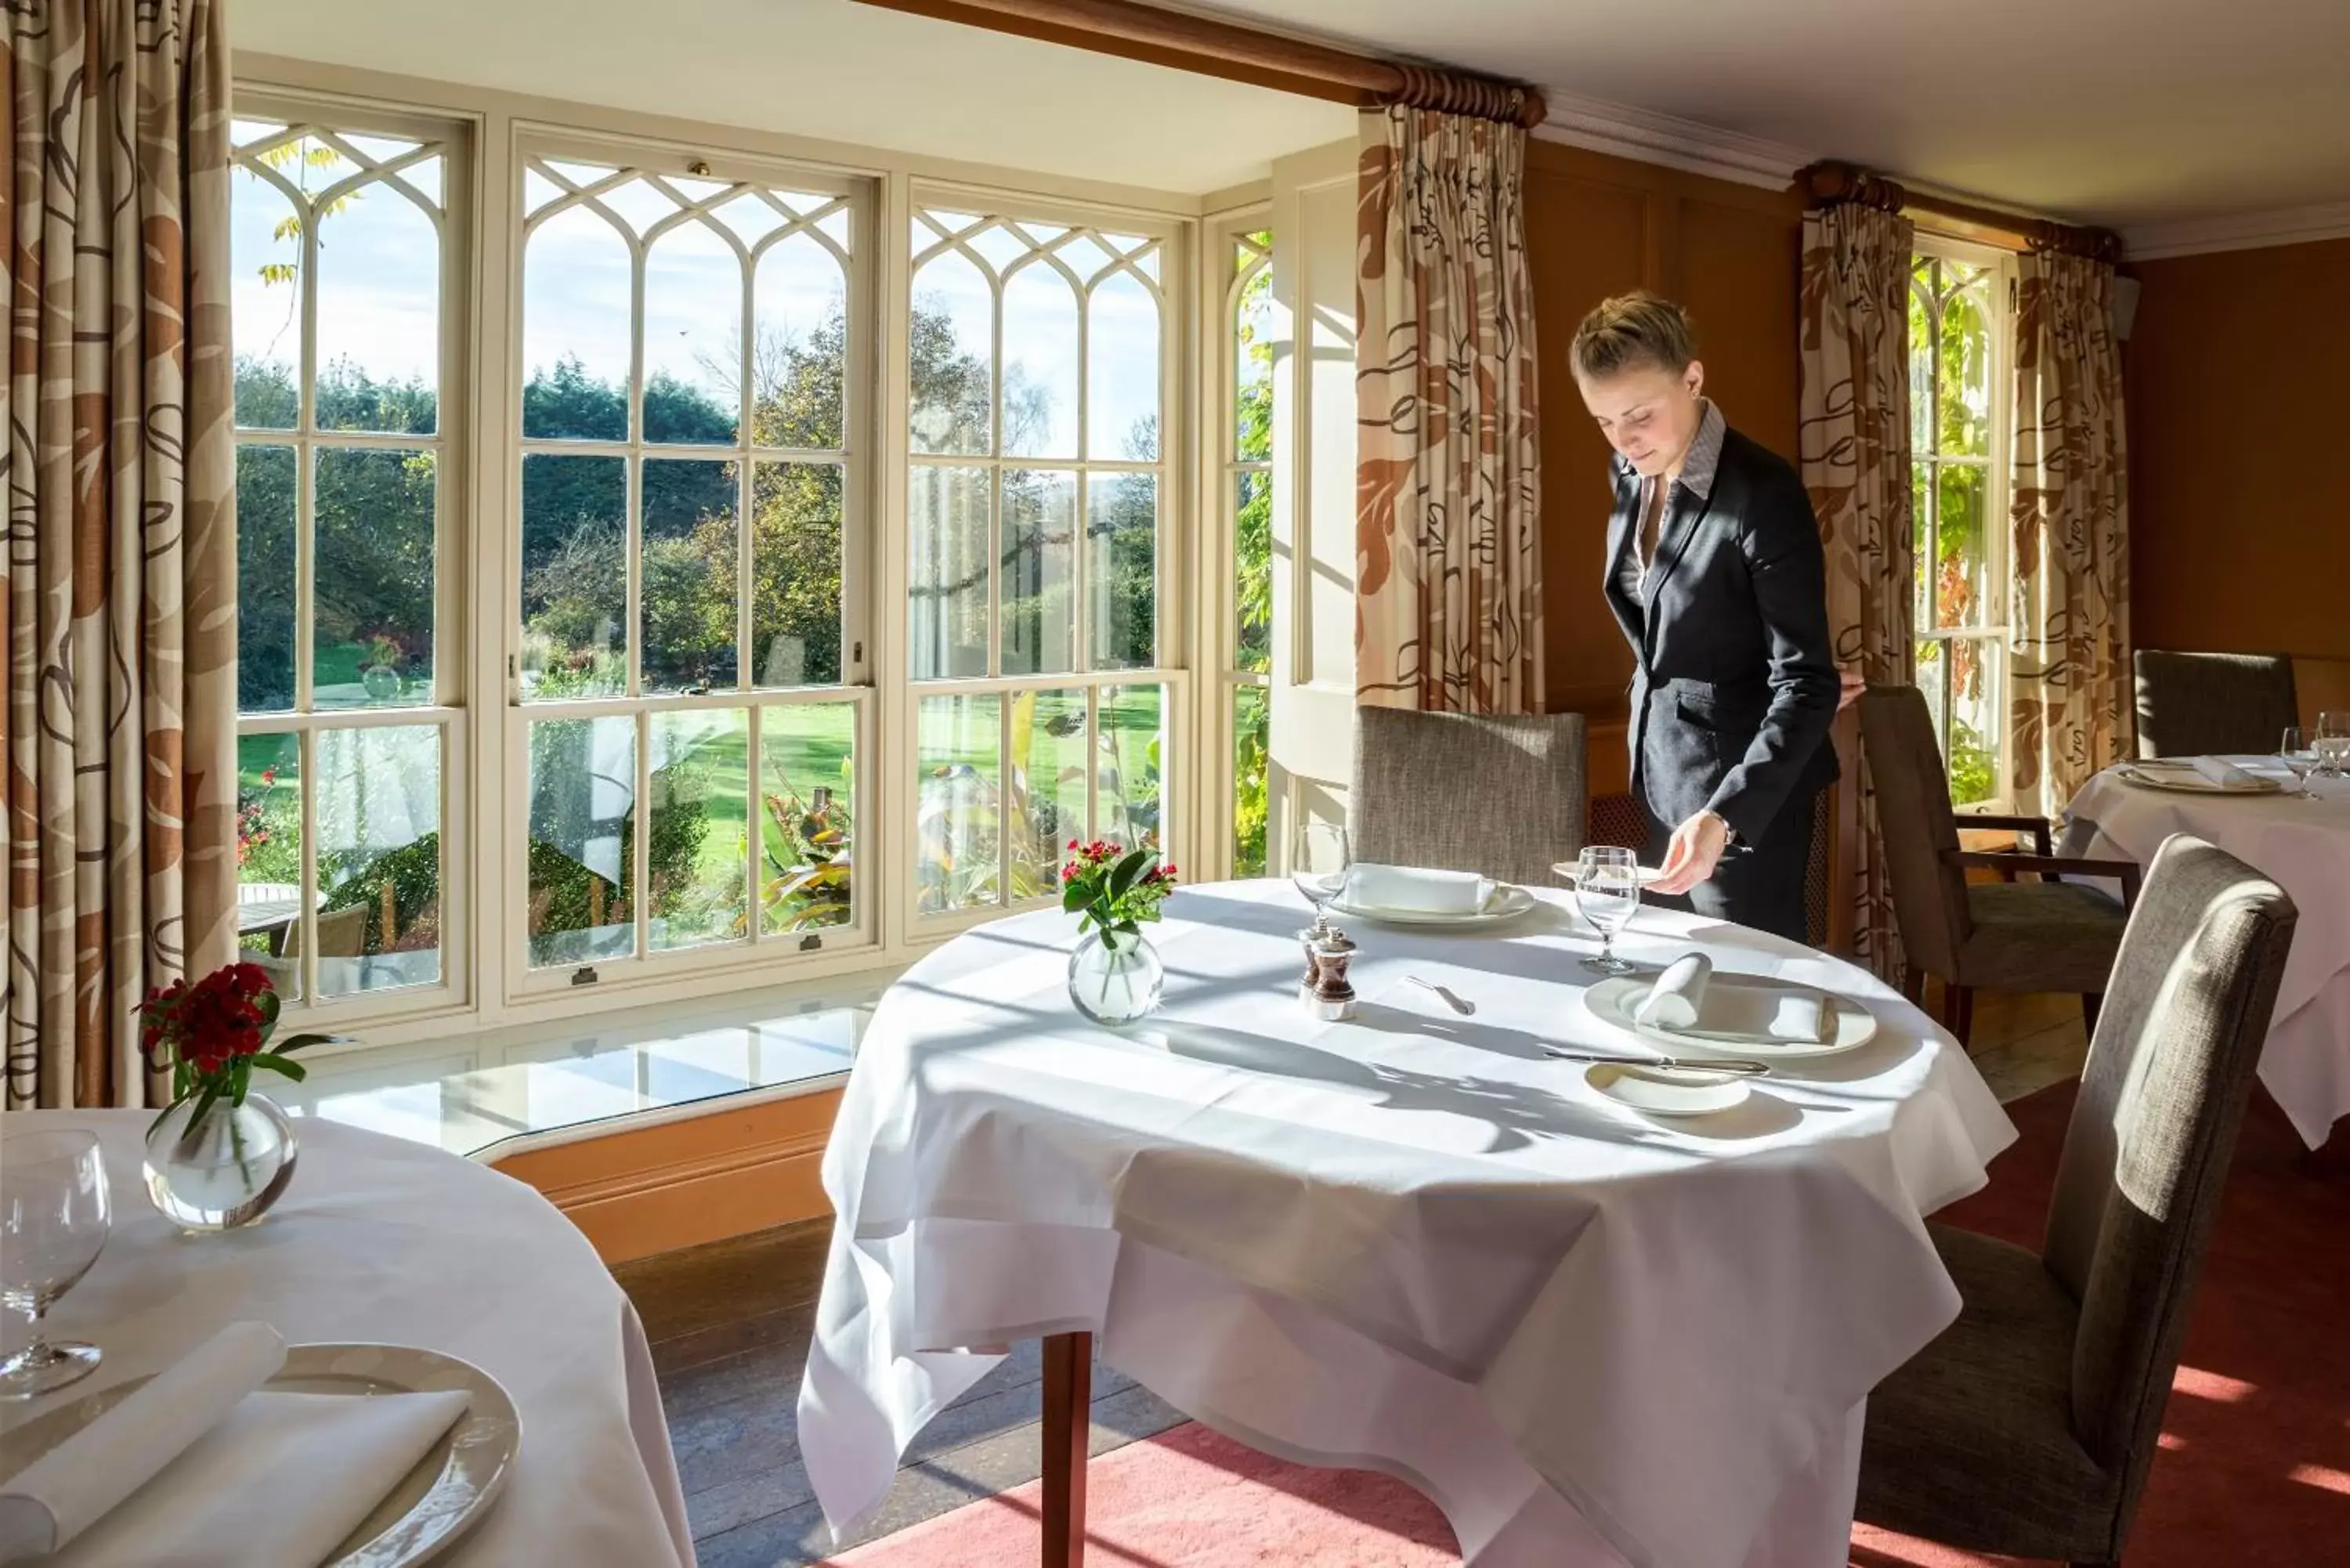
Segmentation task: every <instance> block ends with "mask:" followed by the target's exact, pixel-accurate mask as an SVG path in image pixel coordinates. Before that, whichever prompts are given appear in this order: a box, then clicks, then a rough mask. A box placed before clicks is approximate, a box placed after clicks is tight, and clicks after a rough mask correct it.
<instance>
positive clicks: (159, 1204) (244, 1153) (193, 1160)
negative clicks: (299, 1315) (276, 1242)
mask: <svg viewBox="0 0 2350 1568" xmlns="http://www.w3.org/2000/svg"><path fill="white" fill-rule="evenodd" d="M196 1105H197V1102H196V1101H195V1100H193V1099H189V1100H182V1102H180V1104H178V1105H176V1106H172V1108H171V1109H170V1110H168V1111H166V1112H164V1113H163V1116H162V1118H161V1120H159V1121H158V1122H157V1123H156V1124H155V1126H154V1127H153V1128H152V1129H151V1130H150V1131H149V1132H148V1134H147V1195H148V1197H150V1198H151V1199H154V1202H155V1207H156V1208H158V1209H160V1210H162V1211H163V1215H164V1218H166V1219H168V1220H171V1221H172V1222H173V1223H174V1224H176V1225H178V1226H179V1227H181V1229H182V1230H186V1231H233V1230H234V1229H236V1228H237V1227H238V1226H240V1225H250V1224H252V1223H253V1222H254V1221H255V1220H258V1219H260V1218H261V1217H262V1216H263V1215H264V1214H266V1213H267V1212H269V1207H270V1205H271V1204H273V1203H276V1201H277V1199H279V1198H280V1197H281V1196H283V1195H284V1193H285V1191H286V1183H287V1182H289V1181H291V1180H293V1179H294V1158H295V1156H296V1154H297V1153H298V1152H300V1147H301V1140H300V1139H299V1138H298V1137H296V1134H295V1131H294V1124H293V1122H292V1121H291V1120H289V1119H288V1118H287V1116H286V1113H285V1112H284V1111H282V1110H280V1109H278V1107H277V1104H276V1101H274V1100H272V1099H270V1098H269V1096H266V1095H255V1094H247V1095H246V1096H244V1104H243V1105H241V1106H239V1105H232V1104H230V1103H229V1101H228V1099H227V1098H226V1097H225V1096H224V1097H222V1098H220V1099H217V1100H214V1101H213V1103H212V1105H211V1106H210V1107H208V1108H207V1109H206V1110H205V1111H204V1113H203V1116H197V1115H196Z"/></svg>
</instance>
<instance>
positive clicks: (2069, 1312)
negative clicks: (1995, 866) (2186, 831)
mask: <svg viewBox="0 0 2350 1568" xmlns="http://www.w3.org/2000/svg"><path fill="white" fill-rule="evenodd" d="M2296 918H2297V915H2296V911H2295V910H2294V909H2293V901H2292V900H2291V899H2290V898H2286V897H2285V895H2284V894H2283V892H2282V891H2281V890H2280V889H2279V888H2277V887H2276V885H2275V884H2274V883H2272V882H2271V881H2269V880H2268V879H2267V878H2266V877H2262V876H2261V875H2260V873H2258V872H2256V871H2254V870H2253V869H2252V868H2251V867H2248V866H2246V865H2245V864H2244V863H2243V862H2242V861H2241V860H2238V859H2236V858H2235V857H2233V856H2230V855H2229V854H2227V853H2225V852H2224V851H2222V850H2220V849H2217V848H2214V847H2213V846H2210V845H2209V844H2206V843H2204V842H2202V841H2201V840H2200V839H2196V838H2190V837H2188V836H2185V835H2181V836H2178V837H2174V838H2172V839H2171V840H2170V841H2169V842H2168V843H2167V844H2165V845H2164V846H2162V849H2161V852H2160V853H2159V854H2158V855H2157V856H2156V857H2155V859H2154V866H2153V868H2152V869H2151V870H2150V871H2149V872H2148V873H2147V880H2146V891H2145V894H2144V896H2143V897H2141V898H2139V899H2138V900H2137V908H2136V909H2135V910H2133V911H2132V913H2131V916H2130V923H2129V931H2128V934H2127V935H2126V936H2125V937H2124V938H2123V939H2122V947H2121V955H2120V958H2119V960H2118V961H2116V964H2115V966H2114V976H2113V984H2112V986H2111V987H2110V988H2109V989H2108V990H2107V992H2106V1009H2105V1016H2104V1017H2103V1018H2101V1019H2100V1020H2099V1021H2098V1023H2097V1029H2096V1033H2095V1039H2094V1040H2093V1041H2092V1042H2091V1044H2090V1046H2089V1060H2088V1064H2087V1066H2086V1067H2085V1069H2084V1070H2083V1072H2082V1075H2081V1087H2080V1091H2079V1098H2078V1099H2076V1100H2075V1101H2074V1106H2073V1119H2072V1124H2071V1126H2070V1127H2068V1128H2067V1129H2066V1132H2065V1137H2064V1152H2063V1154H2062V1156H2061V1157H2060V1160H2059V1164H2058V1167H2057V1172H2056V1189H2055V1194H2054V1199H2053V1200H2052V1201H2051V1204H2050V1207H2049V1212H2048V1230H2047V1235H2046V1239H2045V1241H2044V1242H2043V1245H2042V1247H2041V1249H2040V1251H2038V1252H2036V1253H2035V1252H2032V1251H2026V1250H2025V1249H2023V1248H2022V1247H2014V1246H2010V1245H2009V1244H2008V1243H2006V1242H2004V1241H1992V1240H1991V1238H1989V1237H1987V1236H1979V1235H1976V1234H1974V1233H1972V1232H1970V1231H1958V1230H1952V1229H1950V1228H1948V1227H1945V1226H1939V1225H1929V1226H1928V1228H1927V1229H1928V1230H1929V1232H1930V1233H1931V1234H1932V1236H1933V1239H1934V1245H1935V1247H1936V1249H1937V1251H1939V1252H1940V1254H1941V1257H1942V1262H1944V1263H1945V1264H1946V1265H1947V1266H1948V1267H1949V1269H1950V1277H1951V1279H1952V1280H1953V1281H1955V1282H1957V1284H1958V1287H1959V1293H1960V1296H1961V1297H1962V1298H1963V1299H1964V1305H1963V1306H1962V1307H1961V1308H1960V1314H1959V1319H1958V1322H1957V1323H1955V1324H1952V1325H1951V1326H1950V1328H1948V1329H1946V1330H1944V1331H1943V1333H1942V1334H1941V1335H1940V1336H1939V1338H1937V1339H1936V1340H1935V1341H1934V1342H1933V1343H1932V1344H1930V1345H1928V1346H1927V1347H1926V1348H1925V1349H1924V1350H1922V1351H1920V1352H1919V1353H1918V1355H1915V1356H1912V1357H1911V1358H1910V1359H1909V1360H1908V1362H1907V1363H1905V1364H1904V1365H1903V1366H1901V1367H1900V1368H1899V1369H1898V1371H1896V1372H1895V1373H1894V1374H1893V1376H1890V1377H1888V1378H1887V1379H1886V1380H1885V1382H1883V1383H1882V1384H1880V1385H1878V1386H1877V1389H1876V1391H1875V1392H1873V1393H1872V1394H1870V1395H1869V1397H1868V1412H1867V1424H1866V1431H1865V1435H1864V1437H1863V1439H1862V1443H1861V1453H1860V1491H1859V1498H1858V1505H1857V1509H1856V1512H1857V1515H1858V1517H1860V1518H1861V1519H1864V1520H1866V1521H1868V1522H1870V1523H1871V1524H1877V1525H1881V1526H1883V1527H1885V1528H1887V1529H1889V1530H1897V1531H1899V1532H1902V1533H1903V1534H1905V1535H1914V1536H1921V1537H1924V1538H1927V1539H1929V1540H1933V1541H1939V1542H1945V1543H1947V1544H1950V1545H1952V1546H1957V1547H1961V1548H1964V1549H1966V1550H1968V1551H1970V1552H1993V1553H2000V1554H2004V1555H2012V1556H2016V1557H2028V1558H2054V1559H2057V1560H2059V1561H2063V1562H2068V1563H2074V1564H2075V1565H2076V1568H2086V1565H2090V1564H2096V1565H2099V1568H2103V1565H2106V1564H2111V1563H2118V1562H2119V1561H2120V1560H2121V1554H2122V1544H2123V1542H2124V1540H2125V1539H2126V1537H2127V1535H2128V1533H2129V1526H2130V1519H2131V1516H2132V1515H2133V1514H2134V1513H2135V1512H2136V1511H2137V1502H2138V1497H2139V1494H2140V1492H2141V1491H2142V1490H2144V1488H2145V1485H2146V1476H2147V1467H2148V1466H2149V1465H2150V1464H2151V1463H2152V1462H2153V1459H2154V1452H2155V1446H2156V1439H2157V1438H2158V1436H2159V1435H2160V1433H2161V1429H2162V1411H2163V1404H2164V1401H2165V1399H2166V1398H2167V1397H2168V1395H2169V1392H2170V1381H2171V1376H2172V1375H2173V1374H2174V1373H2175V1372H2176V1371H2177V1369H2178V1352H2179V1345H2180V1342H2181V1341H2182V1340H2183V1339H2184V1337H2185V1335H2186V1332H2187V1314H2188V1307H2189V1304H2190V1301H2191V1298H2192V1297H2193V1295H2194V1291H2195V1282H2196V1277H2197V1275H2198V1274H2199V1272H2201V1269H2202V1264H2203V1254H2204V1251H2205V1248H2206V1245H2207V1243H2208V1242H2209V1241H2210V1234H2211V1224H2212V1220H2213V1219H2214V1217H2215V1216H2216V1215H2217V1213H2218V1211H2219V1208H2220V1188H2221V1186H2222V1184H2223V1183H2224V1182H2225V1181H2226V1179H2227V1175H2228V1163H2229V1159H2230V1155H2231V1154H2232V1153H2233V1151H2234V1149H2235V1145H2236V1132H2237V1129H2238V1127H2240V1126H2241V1123H2242V1121H2243V1116H2244V1104H2245V1101H2246V1100H2247V1099H2248V1098H2249V1096H2251V1087H2252V1078H2253V1075H2254V1071H2255V1069H2256V1068H2257V1067H2258V1066H2259V1064H2260V1056H2261V1046H2262V1042H2263V1041H2264V1040H2265V1039H2266V1037H2267V1035H2268V1029H2269V1016H2270V1013H2271V1012H2272V1011H2273V1009H2274V1007H2275V1004H2276V993H2277V981H2278V979H2279V977H2280V976H2281V975H2282V973H2283V971H2284V963H2285V955H2286V953H2287V951H2288V950H2290V948H2291V947H2292V945H2293V923H2294V920H2295V919H2296Z"/></svg>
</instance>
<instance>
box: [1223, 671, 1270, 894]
mask: <svg viewBox="0 0 2350 1568" xmlns="http://www.w3.org/2000/svg"><path fill="white" fill-rule="evenodd" d="M1267 698H1268V693H1267V692H1266V691H1265V689H1264V688H1263V687H1262V686H1236V687H1234V688H1233V689H1232V875H1233V876H1235V877H1262V876H1263V875H1264V873H1265V864H1266V862H1265V854H1264V848H1265V808H1266V805H1267V800H1266V794H1265V788H1266V784H1267V780H1268V777H1269V774H1268V770H1267V768H1266V765H1265V764H1266V761H1267V759H1268V758H1269V756H1270V755H1271V753H1270V752H1269V751H1268V750H1267V746H1268V744H1269V743H1270V742H1271V740H1272V735H1273V725H1272V717H1273V704H1272V703H1271V702H1270V701H1268V700H1267Z"/></svg>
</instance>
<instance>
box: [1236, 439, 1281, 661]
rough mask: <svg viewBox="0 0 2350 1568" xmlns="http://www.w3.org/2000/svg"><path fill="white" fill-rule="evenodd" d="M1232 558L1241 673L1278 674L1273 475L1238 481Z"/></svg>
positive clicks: (1256, 473) (1248, 473)
mask: <svg viewBox="0 0 2350 1568" xmlns="http://www.w3.org/2000/svg"><path fill="white" fill-rule="evenodd" d="M1232 483H1233V486H1234V489H1235V491H1236V493H1235V494H1234V496H1233V497H1232V516H1233V527H1232V554H1233V560H1234V565H1235V567H1236V571H1235V577H1236V580H1237V587H1238V592H1237V593H1236V595H1235V596H1234V611H1235V618H1236V619H1237V620H1238V621H1239V623H1240V624H1239V626H1238V627H1237V628H1235V629H1236V631H1237V634H1238V636H1237V642H1236V651H1235V653H1234V656H1233V659H1232V663H1233V667H1234V668H1235V669H1240V670H1260V671H1262V670H1271V669H1272V668H1273V475H1272V474H1271V473H1269V472H1266V471H1264V470H1263V469H1250V470H1245V471H1243V472H1241V473H1239V474H1237V475H1235V476H1234V478H1233V482H1232Z"/></svg>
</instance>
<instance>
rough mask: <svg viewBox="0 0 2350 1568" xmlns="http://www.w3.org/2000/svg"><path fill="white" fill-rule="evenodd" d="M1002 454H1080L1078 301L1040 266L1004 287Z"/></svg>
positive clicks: (1063, 281)
mask: <svg viewBox="0 0 2350 1568" xmlns="http://www.w3.org/2000/svg"><path fill="white" fill-rule="evenodd" d="M1003 450H1004V452H1006V453H1007V454H1010V455H1016V456H1021V457H1065V458H1066V457H1075V456H1076V455H1077V296H1076V292H1075V291H1074V290H1073V289H1071V288H1070V286H1069V284H1068V280H1067V279H1066V278H1064V277H1063V276H1062V275H1060V274H1059V273H1058V272H1056V271H1055V270H1054V269H1053V268H1052V267H1050V266H1048V265H1043V264H1041V263H1038V264H1032V265H1028V266H1024V267H1022V268H1021V269H1020V270H1019V271H1018V272H1016V273H1014V274H1013V275H1012V277H1011V280H1010V281H1009V282H1007V283H1006V284H1005V285H1004V286H1003Z"/></svg>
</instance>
